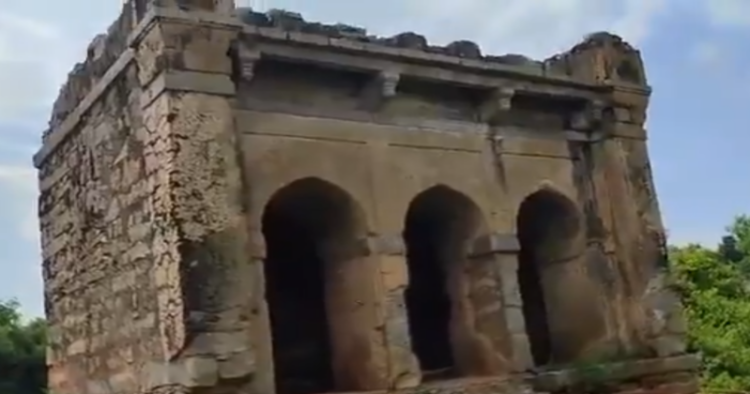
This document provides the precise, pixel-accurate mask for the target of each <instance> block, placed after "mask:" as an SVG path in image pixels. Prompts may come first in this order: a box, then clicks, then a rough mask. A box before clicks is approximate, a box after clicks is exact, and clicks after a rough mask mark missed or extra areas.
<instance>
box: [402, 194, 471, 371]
mask: <svg viewBox="0 0 750 394" xmlns="http://www.w3.org/2000/svg"><path fill="white" fill-rule="evenodd" d="M478 218H479V214H478V210H477V209H476V207H475V206H474V203H473V202H472V201H471V200H469V199H468V198H467V197H465V196H464V195H463V194H461V193H459V192H457V191H455V190H452V189H450V188H448V187H445V186H435V187H432V188H430V189H427V190H425V191H424V192H422V193H420V194H419V195H417V196H416V197H415V198H414V200H412V202H411V204H410V205H409V209H408V212H407V216H406V221H405V228H404V234H403V236H404V241H405V243H406V248H407V266H408V271H409V285H408V287H407V289H406V294H405V297H406V307H407V311H408V317H409V329H410V335H411V340H412V348H413V351H414V353H415V354H416V356H417V358H418V360H419V363H420V366H421V369H422V373H423V375H424V379H425V380H437V379H444V378H450V377H455V376H456V375H458V374H459V368H457V367H458V365H457V364H458V361H459V360H456V357H455V352H454V349H453V346H455V344H454V341H452V340H451V335H452V333H451V326H452V319H455V318H457V317H456V316H454V313H455V312H456V311H457V310H458V306H457V305H456V304H455V303H454V302H453V300H452V299H451V298H452V293H453V291H451V287H452V286H453V288H455V280H461V279H460V278H459V276H460V275H457V274H456V273H457V272H460V271H461V270H462V269H463V266H464V263H465V260H466V254H467V251H466V247H467V244H468V242H470V241H471V240H473V236H474V233H475V232H476V229H477V223H478V222H479V219H478ZM452 280H453V283H452Z"/></svg>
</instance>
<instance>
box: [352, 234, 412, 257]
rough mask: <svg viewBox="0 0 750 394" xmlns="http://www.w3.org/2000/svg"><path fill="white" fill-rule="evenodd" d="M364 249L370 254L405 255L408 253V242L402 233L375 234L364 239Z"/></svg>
mask: <svg viewBox="0 0 750 394" xmlns="http://www.w3.org/2000/svg"><path fill="white" fill-rule="evenodd" d="M362 251H363V254H364V255H368V256H371V255H383V256H403V255H405V254H406V244H405V243H404V239H403V237H402V236H401V234H382V235H375V236H370V237H367V238H365V239H363V240H362Z"/></svg>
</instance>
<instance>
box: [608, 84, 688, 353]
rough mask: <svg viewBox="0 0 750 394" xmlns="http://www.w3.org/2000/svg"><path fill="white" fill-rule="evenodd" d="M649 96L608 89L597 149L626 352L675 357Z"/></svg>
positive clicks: (680, 349)
mask: <svg viewBox="0 0 750 394" xmlns="http://www.w3.org/2000/svg"><path fill="white" fill-rule="evenodd" d="M649 94H650V90H649V89H648V88H644V87H633V86H612V87H611V93H610V95H611V96H610V97H611V99H610V103H611V104H612V108H611V112H610V117H609V119H608V121H607V124H606V125H605V128H604V135H603V140H602V141H601V142H599V143H598V145H599V149H600V150H601V155H602V156H603V157H604V158H605V160H606V162H607V164H608V165H607V169H606V171H608V172H609V175H610V176H612V177H614V178H616V179H617V182H619V183H620V185H619V190H621V191H622V192H623V193H622V194H620V195H618V194H614V193H613V191H610V195H609V197H610V204H611V206H612V207H613V210H612V212H613V216H614V218H613V221H614V222H615V223H614V224H616V225H617V226H618V229H619V228H622V230H620V231H617V232H615V233H614V234H615V243H616V247H615V249H616V254H617V255H618V257H619V259H620V261H621V263H622V273H623V274H624V277H623V279H624V286H625V290H626V294H627V296H628V297H629V299H630V302H629V305H627V309H628V311H627V317H628V321H629V323H630V325H629V331H630V332H629V334H630V338H631V346H630V348H631V349H630V351H631V352H637V353H641V354H644V353H645V354H644V355H659V356H665V355H675V354H680V353H684V352H685V350H686V342H685V333H684V325H685V323H684V317H683V316H682V305H681V302H680V299H679V297H678V296H677V295H676V294H674V292H673V291H672V290H671V289H669V283H668V282H669V278H668V273H667V265H668V262H667V245H666V234H665V230H664V226H663V224H662V219H661V212H660V209H659V204H658V199H657V196H656V190H655V187H654V181H653V175H652V171H651V162H650V159H649V154H648V148H647V144H646V139H647V135H646V131H645V129H644V123H645V120H646V109H647V107H648V98H649Z"/></svg>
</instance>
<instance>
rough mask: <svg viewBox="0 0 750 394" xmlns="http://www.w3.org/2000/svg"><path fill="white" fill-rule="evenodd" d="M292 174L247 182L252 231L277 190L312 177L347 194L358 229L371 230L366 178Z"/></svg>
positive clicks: (255, 229)
mask: <svg viewBox="0 0 750 394" xmlns="http://www.w3.org/2000/svg"><path fill="white" fill-rule="evenodd" d="M295 175H296V174H289V175H288V176H285V177H284V178H283V179H279V178H278V177H276V178H269V179H255V180H252V181H250V182H249V185H248V194H249V197H247V198H249V199H250V207H251V208H250V218H249V219H250V220H249V222H250V226H251V228H252V229H253V232H254V233H257V232H260V228H261V220H262V215H263V210H264V209H265V207H266V206H267V205H268V203H269V202H270V201H271V200H272V199H273V198H274V196H276V195H277V193H279V192H281V191H283V190H284V189H285V188H287V187H288V186H290V185H292V184H294V183H295V182H300V181H304V180H312V179H314V180H318V181H320V182H322V183H325V184H327V185H330V186H331V187H333V188H335V189H337V190H338V191H340V192H341V193H342V195H346V196H348V198H349V199H350V201H351V203H352V204H353V206H354V207H356V210H357V212H356V214H357V215H358V222H360V223H361V224H362V226H363V227H362V229H360V230H361V233H362V234H369V233H371V232H372V231H373V229H372V223H373V222H374V218H373V212H372V211H373V210H372V209H368V208H367V207H368V206H371V205H372V203H371V196H370V195H369V194H368V192H367V187H366V182H362V181H358V180H356V179H348V178H344V177H335V176H317V175H312V174H310V175H299V176H295Z"/></svg>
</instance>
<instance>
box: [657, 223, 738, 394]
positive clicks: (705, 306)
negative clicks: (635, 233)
mask: <svg viewBox="0 0 750 394" xmlns="http://www.w3.org/2000/svg"><path fill="white" fill-rule="evenodd" d="M670 264H671V266H670V267H671V271H672V274H673V276H674V279H675V282H676V289H677V290H678V291H679V292H680V294H681V295H682V299H683V302H684V304H685V312H686V316H687V319H688V324H689V326H688V327H689V331H688V335H689V341H690V349H691V351H694V352H698V353H700V354H701V355H702V356H703V362H704V368H703V376H702V377H703V387H704V391H705V392H725V391H750V217H748V216H740V217H738V218H736V219H735V220H734V223H732V225H731V226H730V227H729V228H728V234H727V235H726V236H725V237H724V238H723V239H722V242H721V244H720V245H719V246H718V247H716V248H713V249H710V248H706V247H701V246H698V245H688V246H684V247H679V248H678V247H672V248H670Z"/></svg>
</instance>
